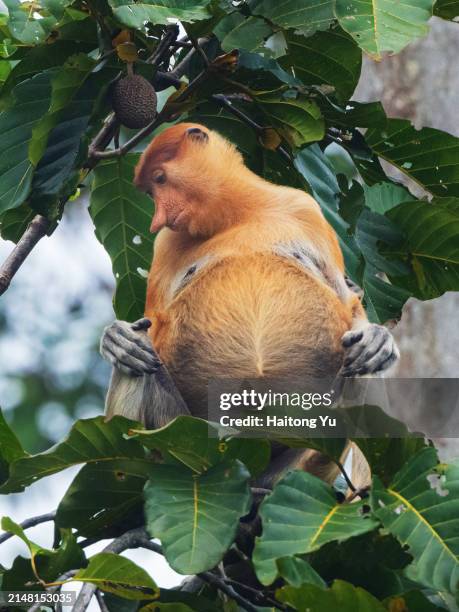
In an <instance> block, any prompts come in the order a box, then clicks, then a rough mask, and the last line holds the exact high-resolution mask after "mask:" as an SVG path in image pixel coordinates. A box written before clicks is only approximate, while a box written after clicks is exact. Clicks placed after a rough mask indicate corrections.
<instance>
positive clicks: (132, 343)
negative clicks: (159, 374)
mask: <svg viewBox="0 0 459 612" xmlns="http://www.w3.org/2000/svg"><path fill="white" fill-rule="evenodd" d="M150 326H151V321H150V320H149V319H139V320H138V321H136V322H135V323H127V322H126V321H114V322H113V323H112V324H111V325H109V326H108V327H106V328H105V329H104V333H103V334H102V339H101V342H100V353H101V355H102V357H103V358H104V359H106V360H107V361H108V362H110V363H111V364H112V365H113V366H114V367H115V368H118V369H119V370H121V371H122V372H124V373H125V374H128V375H129V376H144V375H145V374H154V373H155V372H156V371H157V370H158V368H159V367H160V365H161V361H160V359H159V357H158V355H157V354H156V352H155V350H154V348H153V346H152V344H151V342H150V339H149V338H148V336H147V333H146V330H147V329H148V328H149V327H150Z"/></svg>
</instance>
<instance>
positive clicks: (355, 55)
mask: <svg viewBox="0 0 459 612" xmlns="http://www.w3.org/2000/svg"><path fill="white" fill-rule="evenodd" d="M285 38H286V41H287V49H288V53H287V55H285V56H284V57H282V58H280V59H279V63H280V64H281V66H283V67H284V68H293V69H294V70H295V75H296V77H297V78H298V79H300V80H301V81H302V83H304V84H305V85H317V86H323V85H327V86H328V87H332V88H333V89H334V91H335V92H336V95H337V97H338V98H339V99H340V100H342V101H346V100H349V98H350V97H351V96H352V94H353V93H354V90H355V88H356V87H357V83H358V82H359V78H360V70H361V67H362V52H361V51H360V49H359V47H358V46H357V45H356V44H355V42H354V41H353V40H352V38H351V37H350V36H349V35H348V34H346V32H344V31H343V30H341V29H340V28H334V29H333V30H328V31H326V32H317V33H316V34H314V36H309V37H305V36H298V35H296V34H294V33H293V32H287V33H286V36H285Z"/></svg>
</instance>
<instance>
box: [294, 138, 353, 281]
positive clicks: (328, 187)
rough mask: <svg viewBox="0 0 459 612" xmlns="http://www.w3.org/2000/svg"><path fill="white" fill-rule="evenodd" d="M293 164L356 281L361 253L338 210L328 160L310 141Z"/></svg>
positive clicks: (348, 271)
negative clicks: (303, 180)
mask: <svg viewBox="0 0 459 612" xmlns="http://www.w3.org/2000/svg"><path fill="white" fill-rule="evenodd" d="M294 165H295V168H296V169H297V170H298V171H299V172H300V173H301V174H302V175H303V176H304V178H305V179H306V181H307V182H308V184H309V186H310V188H311V191H312V195H313V196H314V197H315V199H316V200H317V202H318V203H319V204H320V207H321V208H322V212H323V213H324V215H325V218H326V219H327V221H328V222H329V223H330V225H331V226H332V227H333V229H334V230H335V232H336V233H337V235H338V238H339V242H340V246H341V250H342V251H343V255H344V261H345V264H346V271H347V273H348V274H349V276H350V277H351V278H352V279H353V280H355V281H356V282H357V281H358V278H359V268H360V266H361V253H360V251H359V249H358V247H357V244H356V243H355V240H354V238H353V237H352V236H350V235H349V233H348V227H349V225H348V223H346V221H345V220H344V219H343V217H342V216H341V215H340V214H339V213H338V194H339V193H340V188H339V185H338V181H337V179H336V176H335V173H334V170H333V167H332V165H331V163H330V162H329V160H328V159H327V157H326V156H325V155H324V153H323V152H322V151H321V149H320V148H319V146H318V145H312V146H310V147H307V148H305V149H303V150H302V151H300V152H299V153H298V154H297V156H296V157H295V160H294Z"/></svg>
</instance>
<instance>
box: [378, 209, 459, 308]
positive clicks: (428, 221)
mask: <svg viewBox="0 0 459 612" xmlns="http://www.w3.org/2000/svg"><path fill="white" fill-rule="evenodd" d="M387 216H388V217H389V219H391V221H392V222H393V223H395V224H396V225H397V227H399V228H400V229H401V230H402V231H403V232H404V234H405V237H406V242H405V244H404V245H403V247H402V248H401V251H400V250H397V249H395V248H393V249H388V252H389V253H396V254H398V255H399V256H400V255H401V256H402V257H403V256H405V257H407V256H408V257H409V258H410V260H411V264H412V266H413V270H414V274H415V277H416V280H417V287H416V288H415V295H416V296H417V297H420V298H421V299H431V298H435V297H438V296H440V295H443V293H445V292H446V291H459V198H434V199H433V200H432V202H430V203H429V202H424V201H420V200H418V201H415V202H405V203H404V204H401V205H399V206H397V207H395V208H393V209H392V210H390V211H389V212H388V213H387ZM410 280H412V278H411V279H410ZM399 281H400V282H402V281H403V279H399ZM411 285H412V283H411V282H410V286H411Z"/></svg>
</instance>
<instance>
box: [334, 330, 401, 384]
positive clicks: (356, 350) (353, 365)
mask: <svg viewBox="0 0 459 612" xmlns="http://www.w3.org/2000/svg"><path fill="white" fill-rule="evenodd" d="M342 344H343V347H344V349H345V353H344V361H343V367H342V370H341V375H342V376H358V375H363V374H374V373H375V372H381V371H382V370H386V369H387V368H389V367H390V366H391V365H393V364H394V363H395V362H396V361H397V359H398V358H399V356H400V354H399V351H398V348H397V345H396V344H395V342H394V339H393V337H392V334H391V333H390V331H389V330H388V329H386V328H385V327H383V326H382V325H376V324H375V323H370V324H369V325H367V326H365V327H363V328H361V329H355V330H352V329H351V330H350V331H348V332H346V333H345V334H344V336H343V338H342Z"/></svg>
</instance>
